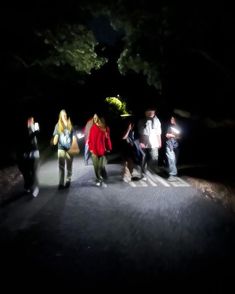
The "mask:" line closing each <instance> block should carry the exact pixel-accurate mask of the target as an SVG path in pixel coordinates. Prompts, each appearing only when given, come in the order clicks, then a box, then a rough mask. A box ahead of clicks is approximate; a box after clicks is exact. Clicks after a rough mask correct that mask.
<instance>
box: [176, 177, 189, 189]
mask: <svg viewBox="0 0 235 294" xmlns="http://www.w3.org/2000/svg"><path fill="white" fill-rule="evenodd" d="M176 179H177V181H179V182H181V183H182V184H184V186H185V187H190V186H191V185H190V184H189V183H187V182H186V181H184V180H183V179H181V178H178V177H176Z"/></svg>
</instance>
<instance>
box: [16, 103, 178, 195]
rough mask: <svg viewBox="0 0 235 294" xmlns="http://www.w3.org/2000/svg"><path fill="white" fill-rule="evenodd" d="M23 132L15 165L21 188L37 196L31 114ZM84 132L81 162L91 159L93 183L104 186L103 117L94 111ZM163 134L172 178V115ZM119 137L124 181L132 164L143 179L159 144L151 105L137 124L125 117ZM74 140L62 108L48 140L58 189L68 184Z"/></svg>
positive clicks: (35, 127)
mask: <svg viewBox="0 0 235 294" xmlns="http://www.w3.org/2000/svg"><path fill="white" fill-rule="evenodd" d="M26 133H27V136H26V138H27V139H25V142H26V144H24V150H21V152H20V156H18V163H19V169H20V171H21V172H22V174H23V177H24V188H25V191H26V192H27V193H31V194H32V195H33V196H34V197H37V195H38V193H39V185H38V175H37V174H38V173H37V172H38V167H39V158H40V156H39V148H38V142H37V136H38V133H39V124H38V123H37V122H35V121H34V117H29V118H28V119H27V128H26ZM136 133H137V134H136ZM84 136H85V146H84V160H85V164H86V165H88V162H89V159H91V160H92V163H93V166H94V173H95V177H96V185H97V186H103V187H106V186H107V184H106V183H105V179H106V177H107V172H106V169H105V165H106V163H107V160H106V155H107V153H109V152H110V151H112V141H111V138H110V128H109V126H107V124H106V122H105V119H104V117H101V116H98V115H97V113H95V114H94V115H93V116H92V117H91V118H90V119H89V120H88V121H87V123H86V125H85V127H84ZM165 138H166V140H165V142H166V143H165V144H166V146H165V147H166V148H165V150H166V152H165V155H166V159H167V163H168V173H169V178H168V179H169V180H174V177H175V176H177V158H178V150H179V148H178V147H179V142H178V140H179V138H180V128H179V126H178V125H177V123H176V119H175V117H173V116H172V117H171V119H170V123H169V126H168V128H167V131H166V135H165ZM120 139H121V141H122V144H121V146H122V147H121V153H122V155H123V180H124V181H126V182H129V181H131V180H132V179H133V170H134V167H135V166H137V167H138V168H139V171H140V179H146V177H145V173H146V170H147V169H148V170H150V171H151V172H156V173H157V172H158V158H159V149H160V148H161V147H162V128H161V122H160V120H159V118H158V117H157V115H156V112H155V109H154V108H149V109H146V111H145V117H144V118H143V119H140V120H139V121H138V123H137V125H135V123H134V122H133V121H129V123H128V125H127V128H126V129H125V131H124V134H123V135H122V137H121V138H120ZM74 143H75V144H77V146H78V142H77V137H76V133H75V130H74V127H73V125H72V122H71V120H70V118H69V117H68V116H67V113H66V111H65V110H64V109H62V110H61V111H60V113H59V118H58V122H57V123H56V125H55V128H54V132H53V139H52V144H53V145H55V146H57V155H58V166H59V184H58V189H59V190H61V189H66V188H69V187H70V184H71V178H72V165H73V157H74V154H73V153H72V152H71V146H72V145H73V144H74Z"/></svg>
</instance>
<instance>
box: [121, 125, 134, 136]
mask: <svg viewBox="0 0 235 294" xmlns="http://www.w3.org/2000/svg"><path fill="white" fill-rule="evenodd" d="M131 129H132V124H131V123H130V124H129V125H128V127H127V130H126V133H125V134H124V135H123V137H122V139H123V140H126V139H127V138H128V135H129V133H130V131H131Z"/></svg>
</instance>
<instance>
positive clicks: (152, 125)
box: [138, 107, 162, 173]
mask: <svg viewBox="0 0 235 294" xmlns="http://www.w3.org/2000/svg"><path fill="white" fill-rule="evenodd" d="M138 132H139V140H140V147H141V148H142V150H143V152H144V154H145V156H144V157H143V161H142V172H143V173H145V172H146V169H147V168H148V169H149V170H150V171H151V172H157V171H158V156H159V148H161V146H162V140H161V134H162V128H161V122H160V120H159V119H158V117H157V116H156V111H155V108H154V107H149V108H146V110H145V118H143V119H141V120H140V121H139V123H138Z"/></svg>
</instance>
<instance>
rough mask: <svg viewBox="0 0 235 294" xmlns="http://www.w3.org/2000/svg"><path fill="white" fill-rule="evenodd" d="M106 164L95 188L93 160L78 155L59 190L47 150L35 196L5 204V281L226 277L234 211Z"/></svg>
mask: <svg viewBox="0 0 235 294" xmlns="http://www.w3.org/2000/svg"><path fill="white" fill-rule="evenodd" d="M107 171H108V175H109V177H108V180H107V184H108V187H107V188H100V187H96V186H95V184H94V172H93V167H92V166H91V165H89V166H84V165H83V162H82V161H81V160H80V159H76V160H75V162H74V174H73V181H72V185H71V187H70V189H69V190H63V191H58V190H57V181H58V170H57V161H56V158H53V159H52V160H50V161H47V162H46V163H45V164H43V165H42V166H41V169H40V185H41V191H40V194H39V196H38V197H37V198H34V199H32V198H31V197H30V196H27V195H26V196H24V197H21V198H19V199H18V200H17V201H14V202H12V203H10V204H8V205H7V206H5V207H3V208H1V215H0V244H1V253H0V260H1V268H2V270H3V271H2V274H1V278H2V279H1V283H2V287H4V286H7V287H8V290H11V288H12V287H15V286H16V287H17V289H21V290H23V289H27V290H30V289H32V286H30V285H29V283H33V285H34V286H33V289H34V288H36V290H42V289H46V290H49V289H50V290H56V291H57V290H66V291H67V292H66V293H70V291H71V290H74V289H75V290H76V289H92V290H93V289H103V288H106V289H108V290H110V291H111V292H114V290H127V289H132V290H140V289H142V290H146V289H149V288H151V289H152V288H154V289H156V290H157V289H159V288H160V287H164V289H165V290H167V289H169V288H173V289H176V288H178V289H183V288H184V286H186V284H187V283H188V282H190V283H191V285H193V286H192V288H193V289H196V288H198V289H201V286H202V284H203V285H204V286H203V287H204V288H205V287H209V288H210V289H212V288H213V287H215V289H216V288H217V287H219V286H222V285H223V289H224V287H226V286H228V285H229V282H232V276H233V273H234V262H235V254H234V249H235V246H234V245H235V218H234V215H232V214H231V213H230V212H229V211H228V210H226V209H225V208H223V207H222V206H220V205H219V204H217V203H214V202H213V201H211V200H210V199H205V198H204V197H202V196H201V195H200V194H199V192H197V191H196V190H195V189H194V188H192V187H190V185H189V184H188V183H186V182H185V181H183V180H182V179H179V180H178V182H177V183H178V184H176V183H170V182H167V181H166V180H165V179H164V178H161V177H159V178H158V176H153V175H150V174H149V175H148V179H147V181H136V182H133V183H124V182H122V181H121V175H120V171H121V166H120V165H118V164H109V165H108V167H107ZM224 281H226V284H224ZM189 292H190V290H189Z"/></svg>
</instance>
